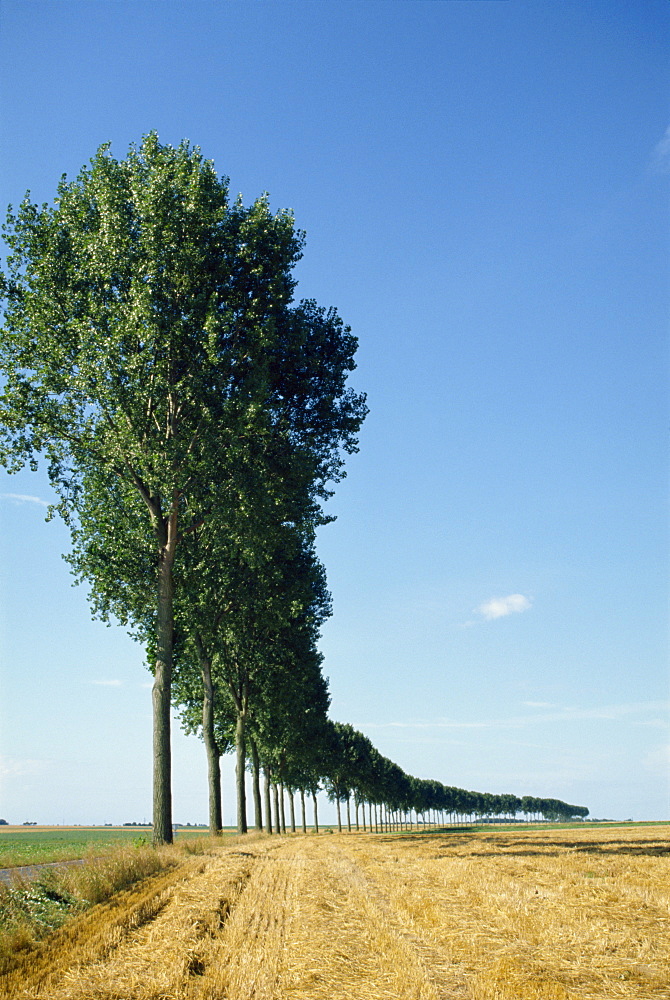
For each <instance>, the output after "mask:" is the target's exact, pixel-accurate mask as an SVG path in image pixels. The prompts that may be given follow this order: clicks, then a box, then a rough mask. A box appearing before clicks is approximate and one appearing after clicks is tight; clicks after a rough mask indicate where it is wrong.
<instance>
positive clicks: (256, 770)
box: [249, 739, 263, 830]
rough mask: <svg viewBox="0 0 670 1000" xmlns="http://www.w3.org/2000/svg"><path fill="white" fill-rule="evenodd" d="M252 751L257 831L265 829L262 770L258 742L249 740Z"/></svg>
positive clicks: (255, 824)
mask: <svg viewBox="0 0 670 1000" xmlns="http://www.w3.org/2000/svg"><path fill="white" fill-rule="evenodd" d="M249 749H250V750H251V765H252V767H253V775H254V779H253V790H254V826H255V828H256V829H257V830H262V829H263V810H262V809H261V768H260V764H259V762H258V747H257V746H256V741H255V740H252V739H250V740H249Z"/></svg>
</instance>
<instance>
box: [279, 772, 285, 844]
mask: <svg viewBox="0 0 670 1000" xmlns="http://www.w3.org/2000/svg"><path fill="white" fill-rule="evenodd" d="M279 815H280V816H281V832H282V833H286V813H285V800H284V782H283V781H280V782H279Z"/></svg>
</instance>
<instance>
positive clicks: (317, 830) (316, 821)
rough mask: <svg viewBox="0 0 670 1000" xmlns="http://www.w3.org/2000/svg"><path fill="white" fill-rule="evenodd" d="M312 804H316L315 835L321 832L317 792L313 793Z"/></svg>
mask: <svg viewBox="0 0 670 1000" xmlns="http://www.w3.org/2000/svg"><path fill="white" fill-rule="evenodd" d="M312 802H313V803H314V833H318V832H319V810H318V808H317V805H316V792H312Z"/></svg>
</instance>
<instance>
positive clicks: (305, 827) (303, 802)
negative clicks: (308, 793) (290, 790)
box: [300, 788, 307, 833]
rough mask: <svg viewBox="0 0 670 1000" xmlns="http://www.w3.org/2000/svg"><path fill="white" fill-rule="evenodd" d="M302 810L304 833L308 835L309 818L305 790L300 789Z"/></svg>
mask: <svg viewBox="0 0 670 1000" xmlns="http://www.w3.org/2000/svg"><path fill="white" fill-rule="evenodd" d="M300 808H301V810H302V832H303V833H307V817H306V816H305V789H304V788H301V789H300Z"/></svg>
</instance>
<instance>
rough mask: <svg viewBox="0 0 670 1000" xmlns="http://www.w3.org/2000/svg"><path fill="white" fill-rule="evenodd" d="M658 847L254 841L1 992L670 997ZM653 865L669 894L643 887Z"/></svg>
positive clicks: (488, 840) (64, 943)
mask: <svg viewBox="0 0 670 1000" xmlns="http://www.w3.org/2000/svg"><path fill="white" fill-rule="evenodd" d="M663 836H665V838H667V830H666V831H665V833H664V834H663ZM573 838H574V834H573ZM519 844H521V845H522V846H521V847H519ZM644 844H645V846H644V847H643V848H642V850H640V849H639V847H638V846H636V845H634V844H632V843H631V844H629V845H628V844H627V843H625V842H623V841H621V842H620V841H616V840H614V839H612V841H611V843H609V844H608V845H605V847H604V848H603V846H602V844H596V843H595V842H594V843H593V844H591V843H590V842H589V841H588V840H585V841H583V842H580V844H575V843H574V842H566V844H565V849H563V845H562V843H561V841H560V838H559V840H558V842H557V841H556V840H555V839H554V840H553V841H552V842H551V843H550V844H546V843H542V842H541V841H532V840H524V841H523V842H521V841H520V840H519V839H518V838H516V839H514V838H508V839H507V840H504V839H500V838H498V839H496V838H495V837H489V836H483V837H480V838H473V837H472V836H468V835H467V834H466V833H465V832H463V833H456V832H455V833H453V834H450V835H443V836H441V835H438V834H436V835H435V836H426V837H421V838H416V837H415V838H411V837H402V836H400V837H387V836H384V837H382V836H378V837H374V836H370V835H367V836H365V835H361V836H357V835H351V836H347V835H342V836H337V835H333V836H327V835H326V836H320V837H314V836H307V837H293V838H280V837H272V838H263V839H257V840H254V839H249V840H246V841H239V842H237V843H236V844H234V845H230V846H228V847H225V848H221V849H220V850H218V851H216V853H214V854H213V855H208V856H205V857H200V858H191V859H189V860H188V861H187V862H186V863H185V864H184V865H183V866H181V867H180V868H178V869H176V870H172V871H170V872H167V873H166V872H164V873H162V874H160V875H156V876H154V877H152V878H150V879H147V880H145V882H143V883H142V884H141V885H139V886H137V887H136V888H134V889H132V890H129V891H127V892H124V893H120V894H119V895H118V896H116V897H114V898H113V899H112V900H110V901H109V902H108V903H106V904H102V905H100V906H98V907H95V908H94V909H93V910H91V911H89V912H88V913H86V914H85V915H84V916H82V917H80V918H78V919H76V920H75V921H73V922H72V923H71V924H69V925H68V926H67V927H66V928H64V929H63V930H62V931H60V932H58V933H56V934H55V935H53V936H52V938H51V939H49V942H48V944H47V945H46V946H45V947H44V949H43V951H42V952H41V953H40V954H38V955H35V954H32V955H31V956H27V957H26V961H25V963H24V965H23V967H21V968H19V969H17V970H15V972H13V973H11V974H10V975H8V976H7V977H5V980H4V983H3V984H0V995H2V996H4V997H12V998H18V997H23V998H26V997H28V998H30V997H48V998H49V1000H74V998H77V1000H83V998H87V1000H131V998H132V1000H223V998H226V1000H251V998H254V1000H326V998H327V1000H345V998H346V1000H410V998H411V1000H437V998H444V1000H452V998H454V1000H455V998H461V1000H462V998H477V1000H479V998H482V1000H488V998H491V1000H492V998H494V997H496V998H501V1000H508V998H510V1000H517V998H524V1000H526V998H543V1000H548V998H551V1000H564V998H579V1000H587V998H598V1000H600V998H606V997H619V998H634V1000H641V998H647V997H649V998H658V1000H660V998H669V997H670V949H669V948H668V944H667V941H668V937H669V936H670V912H669V909H668V895H667V891H666V892H665V895H663V889H664V887H665V886H666V885H667V881H666V879H667V874H668V857H667V853H666V852H667V848H668V844H667V839H665V840H662V839H661V840H659V839H655V840H653V843H652V842H651V841H645V842H644ZM628 847H630V850H628V849H627V848H628ZM615 856H616V857H617V858H619V861H617V862H616V864H619V865H620V866H622V867H621V872H622V877H621V878H619V876H618V875H617V876H616V877H615V875H614V869H613V866H614V864H615V861H614V860H613V858H614V857H615ZM565 858H569V865H566V864H565ZM652 869H653V872H654V879H656V880H657V881H658V885H659V886H660V887H661V889H660V892H661V895H660V896H659V895H658V892H657V891H656V889H654V886H655V885H656V882H655V881H653V882H650V883H649V884H648V885H647V882H645V881H644V880H645V878H646V877H647V872H651V871H652ZM594 873H595V874H594ZM645 887H646V888H645ZM605 890H606V891H605ZM652 890H653V891H652ZM654 893H656V895H654ZM643 896H644V905H642V904H641V903H640V900H641V899H642V898H643ZM607 900H609V903H608V904H607V905H608V906H609V908H610V911H611V916H609V917H608V916H607V913H606V911H605V910H604V909H603V904H604V903H605V902H606V901H607ZM636 903H640V909H639V913H637V914H636V913H635V912H632V909H633V910H634V908H635V905H636ZM571 921H572V922H571ZM603 935H604V936H603ZM605 950H606V954H604V952H605Z"/></svg>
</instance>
